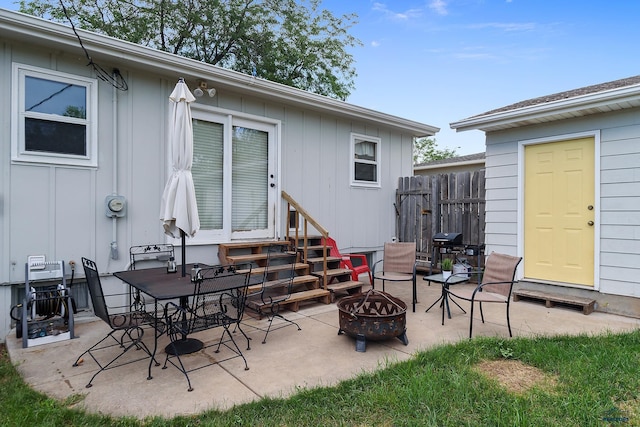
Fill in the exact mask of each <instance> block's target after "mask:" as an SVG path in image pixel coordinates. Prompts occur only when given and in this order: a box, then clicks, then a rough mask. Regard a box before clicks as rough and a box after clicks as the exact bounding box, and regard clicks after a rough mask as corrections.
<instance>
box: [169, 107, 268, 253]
mask: <svg viewBox="0 0 640 427" xmlns="http://www.w3.org/2000/svg"><path fill="white" fill-rule="evenodd" d="M191 114H192V117H193V118H194V119H198V120H205V121H209V122H213V123H219V124H222V125H223V126H224V129H223V147H224V148H223V150H224V153H223V155H224V162H223V163H224V167H225V172H224V176H225V179H224V180H223V197H222V198H223V206H224V208H223V221H222V229H218V230H202V229H201V230H199V231H198V232H197V233H196V234H195V236H194V237H193V238H191V239H188V241H187V242H188V243H190V244H194V245H204V244H217V243H223V242H230V241H242V240H250V239H273V238H275V237H276V235H277V230H276V227H275V225H276V222H277V221H278V218H279V214H280V213H279V210H280V204H279V203H278V200H279V198H278V195H279V188H280V173H279V170H280V166H279V162H280V155H279V153H280V139H281V137H280V135H281V130H280V128H281V123H280V121H278V120H269V119H265V118H263V117H254V116H250V115H245V114H238V113H237V112H230V111H226V110H219V109H215V108H211V107H206V106H199V105H195V104H192V108H191ZM233 126H242V127H247V128H251V129H256V130H260V131H263V132H267V133H268V134H269V137H268V138H269V152H268V157H269V158H268V162H269V174H270V175H273V178H270V179H269V182H268V185H269V187H268V196H267V215H268V220H267V228H265V229H261V230H252V231H235V232H234V231H232V225H231V224H232V182H231V164H232V157H231V156H232V154H231V147H232V137H233ZM168 158H169V162H171V158H170V155H169V157H168ZM169 166H171V165H169ZM227 167H228V168H229V169H228V170H227V169H226V168H227ZM176 241H177V240H176Z"/></svg>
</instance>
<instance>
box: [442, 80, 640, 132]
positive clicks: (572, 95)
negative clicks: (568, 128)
mask: <svg viewBox="0 0 640 427" xmlns="http://www.w3.org/2000/svg"><path fill="white" fill-rule="evenodd" d="M632 99H640V76H634V77H629V78H625V79H620V80H614V81H611V82H606V83H602V84H598V85H592V86H586V87H583V88H579V89H573V90H569V91H564V92H558V93H555V94H552V95H548V96H542V97H538V98H532V99H529V100H525V101H521V102H518V103H515V104H510V105H508V106H505V107H501V108H498V109H495V110H491V111H487V112H485V113H482V114H478V115H475V116H471V117H468V118H466V119H462V120H459V121H456V122H452V123H450V124H449V126H450V127H451V129H455V130H457V131H463V130H472V129H481V128H482V127H483V126H486V125H495V124H499V123H508V122H512V121H515V120H523V119H526V118H534V117H540V116H544V115H549V114H558V113H564V112H570V111H574V110H578V109H583V108H588V107H595V106H598V105H603V104H605V105H606V104H611V103H616V102H621V101H627V100H632Z"/></svg>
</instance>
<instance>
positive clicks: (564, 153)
mask: <svg viewBox="0 0 640 427" xmlns="http://www.w3.org/2000/svg"><path fill="white" fill-rule="evenodd" d="M594 145H595V142H594V139H593V138H582V139H573V140H568V141H560V142H551V143H546V144H537V145H528V146H526V147H525V180H524V275H525V277H526V278H528V279H540V280H545V281H554V282H562V283H571V284H579V285H587V286H593V275H594V270H593V269H594V266H593V248H594V224H593V221H594V217H595V206H594V198H595V194H594V185H595V184H594V175H593V174H594V149H595V147H594Z"/></svg>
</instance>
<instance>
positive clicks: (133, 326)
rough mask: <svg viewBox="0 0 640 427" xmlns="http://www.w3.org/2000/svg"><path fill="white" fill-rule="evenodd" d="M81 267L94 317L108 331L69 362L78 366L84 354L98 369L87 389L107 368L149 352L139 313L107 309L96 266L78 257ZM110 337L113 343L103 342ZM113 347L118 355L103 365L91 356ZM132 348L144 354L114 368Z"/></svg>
mask: <svg viewBox="0 0 640 427" xmlns="http://www.w3.org/2000/svg"><path fill="white" fill-rule="evenodd" d="M82 266H83V268H84V274H85V277H86V280H87V287H88V288H89V295H90V296H91V302H92V303H93V310H94V313H95V315H96V316H98V317H99V318H100V319H102V320H103V321H104V322H105V323H106V324H107V325H108V326H109V328H110V331H109V333H108V334H107V335H106V336H105V337H104V338H102V339H101V340H100V341H98V342H97V343H95V344H94V345H93V346H91V347H90V348H89V349H87V350H86V351H84V352H83V353H82V354H81V355H80V356H78V358H77V359H76V361H75V362H74V363H73V366H78V365H79V364H80V363H82V362H83V361H84V359H83V356H84V355H86V354H88V355H89V356H90V357H91V358H92V359H93V360H94V361H95V362H96V364H97V365H98V367H99V368H100V369H99V370H98V372H96V373H95V374H93V376H92V377H91V380H89V383H88V384H87V386H86V387H87V388H89V387H91V386H92V383H93V380H94V379H95V378H96V376H98V374H99V373H101V372H103V371H106V370H107V369H112V368H116V367H118V366H123V365H127V364H129V363H133V362H137V361H140V360H143V359H146V358H148V357H149V358H150V357H152V353H151V351H149V348H148V347H147V346H146V344H145V343H144V342H143V341H142V337H143V335H144V329H143V328H142V326H143V325H145V324H146V322H147V320H146V317H145V316H144V315H143V314H142V313H140V312H139V311H126V310H127V309H128V306H125V307H115V306H112V307H108V306H107V300H106V297H109V296H110V295H105V294H104V291H103V289H102V284H101V283H100V275H99V274H98V268H97V267H96V264H95V262H93V261H91V260H89V259H87V258H82ZM111 296H117V297H119V298H123V299H124V298H125V297H124V295H121V294H117V295H111ZM110 308H111V309H118V310H117V313H113V314H112V313H110ZM110 338H111V339H113V343H104V342H105V341H107V340H109V339H110ZM113 347H119V348H120V352H119V353H118V354H117V355H116V356H115V357H114V358H112V359H111V360H109V361H108V362H107V363H101V362H100V361H99V359H98V357H97V356H96V354H95V353H96V352H98V351H99V350H105V349H107V348H113ZM132 348H135V349H136V350H143V351H144V353H145V355H144V356H143V357H137V358H135V359H133V360H128V361H126V362H123V363H118V364H115V365H114V363H115V362H116V361H117V360H118V359H120V357H121V356H122V355H124V354H125V353H126V352H127V351H129V350H130V349H132ZM105 353H107V352H105ZM156 365H159V363H157V362H156Z"/></svg>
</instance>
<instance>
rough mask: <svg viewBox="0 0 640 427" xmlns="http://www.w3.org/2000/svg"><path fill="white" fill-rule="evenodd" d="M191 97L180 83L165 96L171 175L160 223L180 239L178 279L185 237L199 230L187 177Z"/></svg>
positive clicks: (190, 151) (190, 160)
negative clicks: (167, 99)
mask: <svg viewBox="0 0 640 427" xmlns="http://www.w3.org/2000/svg"><path fill="white" fill-rule="evenodd" d="M195 99H196V98H195V97H194V96H193V94H192V93H191V92H190V91H189V88H188V87H187V85H186V83H185V82H184V80H183V79H180V80H179V81H178V83H177V84H176V87H175V88H174V89H173V92H171V95H170V96H169V101H170V114H169V133H168V137H167V143H168V144H169V146H170V147H171V157H172V165H173V171H172V172H171V176H170V177H169V180H168V181H167V184H166V185H165V187H164V192H163V194H162V204H161V211H160V220H161V221H162V224H163V227H164V232H165V233H166V234H168V235H169V236H172V237H174V238H177V237H178V236H180V238H181V239H182V275H183V276H185V274H186V272H185V264H186V260H185V235H186V236H189V237H193V236H194V235H195V234H196V232H197V231H198V230H199V229H200V218H199V217H198V204H197V202H196V191H195V187H194V185H193V177H192V176H191V165H192V163H193V124H192V123H191V105H190V104H191V103H192V102H193V101H195Z"/></svg>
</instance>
